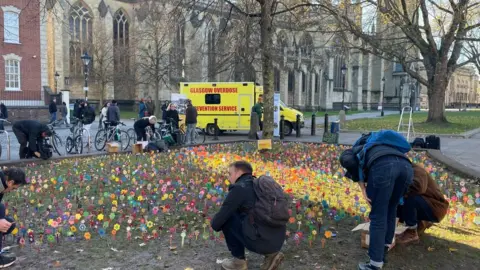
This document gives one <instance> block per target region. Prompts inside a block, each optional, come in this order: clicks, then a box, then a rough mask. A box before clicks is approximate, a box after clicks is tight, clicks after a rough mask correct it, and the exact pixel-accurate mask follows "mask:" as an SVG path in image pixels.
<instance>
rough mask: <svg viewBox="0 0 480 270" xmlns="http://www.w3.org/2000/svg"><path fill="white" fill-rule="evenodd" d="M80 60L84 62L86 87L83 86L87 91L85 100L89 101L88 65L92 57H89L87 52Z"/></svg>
mask: <svg viewBox="0 0 480 270" xmlns="http://www.w3.org/2000/svg"><path fill="white" fill-rule="evenodd" d="M80 58H81V59H82V61H83V73H84V75H85V85H84V86H83V90H84V91H85V100H88V64H90V60H92V57H91V56H90V55H88V53H87V52H84V53H83V55H82V57H80Z"/></svg>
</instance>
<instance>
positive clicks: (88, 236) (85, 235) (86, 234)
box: [83, 232, 92, 240]
mask: <svg viewBox="0 0 480 270" xmlns="http://www.w3.org/2000/svg"><path fill="white" fill-rule="evenodd" d="M83 236H84V237H85V239H86V240H90V238H91V237H92V235H91V234H90V233H89V232H86V233H85V234H84V235H83Z"/></svg>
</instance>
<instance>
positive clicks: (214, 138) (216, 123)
mask: <svg viewBox="0 0 480 270" xmlns="http://www.w3.org/2000/svg"><path fill="white" fill-rule="evenodd" d="M214 125H215V132H214V136H213V140H214V141H218V119H217V118H215V119H214Z"/></svg>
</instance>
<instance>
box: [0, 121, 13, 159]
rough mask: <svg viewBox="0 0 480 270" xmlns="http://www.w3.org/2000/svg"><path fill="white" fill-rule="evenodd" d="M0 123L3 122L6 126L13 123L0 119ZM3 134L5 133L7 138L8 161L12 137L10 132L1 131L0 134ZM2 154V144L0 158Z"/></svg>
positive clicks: (0, 145)
mask: <svg viewBox="0 0 480 270" xmlns="http://www.w3.org/2000/svg"><path fill="white" fill-rule="evenodd" d="M0 121H1V122H3V123H4V124H5V123H7V124H11V122H10V121H8V120H7V119H2V118H0ZM2 133H5V135H6V137H7V159H10V135H9V134H8V131H6V130H5V129H3V130H0V134H2ZM2 153H3V147H2V144H1V143H0V157H1V156H2Z"/></svg>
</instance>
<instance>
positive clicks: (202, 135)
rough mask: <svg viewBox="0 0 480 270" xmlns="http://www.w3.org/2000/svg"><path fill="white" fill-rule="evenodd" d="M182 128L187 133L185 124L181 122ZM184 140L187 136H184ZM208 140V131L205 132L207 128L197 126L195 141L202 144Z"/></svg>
mask: <svg viewBox="0 0 480 270" xmlns="http://www.w3.org/2000/svg"><path fill="white" fill-rule="evenodd" d="M180 129H181V130H182V131H183V133H184V134H186V133H187V129H186V127H185V124H181V125H180ZM184 140H186V138H184ZM206 140H207V133H206V132H205V130H203V129H201V128H199V127H195V131H194V134H193V141H194V142H195V143H197V144H202V143H205V141H206Z"/></svg>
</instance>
